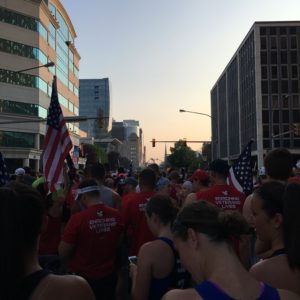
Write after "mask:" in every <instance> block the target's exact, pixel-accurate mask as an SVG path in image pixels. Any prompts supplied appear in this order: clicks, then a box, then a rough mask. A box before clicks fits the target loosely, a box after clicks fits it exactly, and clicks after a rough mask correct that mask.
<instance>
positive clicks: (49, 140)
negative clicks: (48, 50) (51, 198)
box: [43, 77, 73, 192]
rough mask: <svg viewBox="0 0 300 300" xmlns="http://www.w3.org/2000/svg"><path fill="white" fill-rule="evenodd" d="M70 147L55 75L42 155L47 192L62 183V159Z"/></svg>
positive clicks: (70, 142)
mask: <svg viewBox="0 0 300 300" xmlns="http://www.w3.org/2000/svg"><path fill="white" fill-rule="evenodd" d="M72 147H73V145H72V141H71V138H70V135H69V131H68V128H67V126H66V123H65V121H64V117H63V114H62V110H61V107H60V104H59V102H58V95H57V87H56V77H54V80H53V85H52V95H51V101H50V106H49V109H48V116H47V129H46V136H45V141H44V155H43V167H44V176H45V182H46V184H47V185H48V189H49V192H53V191H55V189H56V185H57V184H60V183H62V180H63V165H64V160H65V158H66V156H67V155H68V154H69V152H70V150H71V149H72Z"/></svg>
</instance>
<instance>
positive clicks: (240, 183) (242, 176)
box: [228, 140, 253, 196]
mask: <svg viewBox="0 0 300 300" xmlns="http://www.w3.org/2000/svg"><path fill="white" fill-rule="evenodd" d="M252 143H253V141H252V140H251V141H250V142H249V143H248V144H247V146H246V147H245V149H244V150H243V152H242V153H241V155H240V156H239V158H238V159H237V161H236V162H235V163H234V164H233V165H232V166H231V168H230V169H229V176H228V180H229V184H230V185H232V186H234V187H235V188H236V189H237V190H238V191H240V192H243V193H244V194H245V195H246V196H248V195H250V194H251V193H252V190H253V178H252V163H251V146H252Z"/></svg>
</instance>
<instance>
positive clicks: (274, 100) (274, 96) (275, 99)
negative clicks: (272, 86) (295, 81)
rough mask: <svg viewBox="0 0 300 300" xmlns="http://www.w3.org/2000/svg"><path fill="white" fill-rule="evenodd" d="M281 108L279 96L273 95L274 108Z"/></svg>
mask: <svg viewBox="0 0 300 300" xmlns="http://www.w3.org/2000/svg"><path fill="white" fill-rule="evenodd" d="M278 106H279V101H278V96H277V95H273V96H272V108H273V109H274V108H278Z"/></svg>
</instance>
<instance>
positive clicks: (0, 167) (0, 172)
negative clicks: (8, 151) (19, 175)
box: [0, 152, 9, 186]
mask: <svg viewBox="0 0 300 300" xmlns="http://www.w3.org/2000/svg"><path fill="white" fill-rule="evenodd" d="M8 180H9V174H8V172H7V169H6V165H5V161H4V158H3V156H2V153H1V152H0V186H3V185H5V184H6V183H7V182H8Z"/></svg>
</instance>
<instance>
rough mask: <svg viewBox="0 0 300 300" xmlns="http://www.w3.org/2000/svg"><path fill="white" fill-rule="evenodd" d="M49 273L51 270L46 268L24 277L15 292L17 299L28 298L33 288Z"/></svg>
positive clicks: (23, 299)
mask: <svg viewBox="0 0 300 300" xmlns="http://www.w3.org/2000/svg"><path fill="white" fill-rule="evenodd" d="M49 274H51V272H50V271H48V270H40V271H37V272H34V273H32V274H30V275H28V276H27V277H25V278H24V280H23V282H22V284H21V286H20V289H19V291H18V293H17V294H18V296H17V299H18V300H25V299H26V300H27V299H29V298H30V296H31V294H32V293H33V291H34V290H35V288H36V287H37V286H38V285H39V283H40V282H41V281H42V279H44V278H45V277H46V276H48V275H49Z"/></svg>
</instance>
